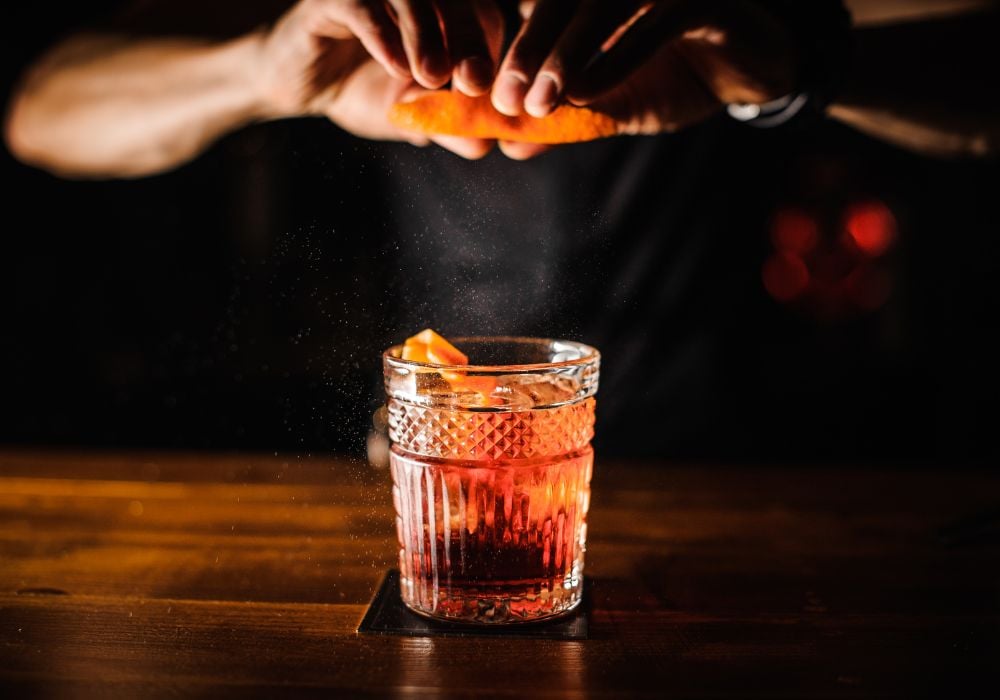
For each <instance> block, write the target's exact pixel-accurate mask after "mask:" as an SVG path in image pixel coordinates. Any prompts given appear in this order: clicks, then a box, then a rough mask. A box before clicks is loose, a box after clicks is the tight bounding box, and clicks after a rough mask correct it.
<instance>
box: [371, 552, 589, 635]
mask: <svg viewBox="0 0 1000 700" xmlns="http://www.w3.org/2000/svg"><path fill="white" fill-rule="evenodd" d="M583 585H584V588H583V600H582V601H580V605H579V606H578V607H577V609H576V610H574V611H573V612H572V613H571V614H570V615H569V616H567V617H560V618H558V619H556V620H552V621H551V622H525V623H517V624H512V625H477V624H472V623H467V622H439V621H437V620H430V619H428V618H426V617H421V616H420V615H417V614H416V613H415V612H412V611H411V610H410V609H409V608H407V607H406V606H405V605H403V600H402V598H400V597H399V571H397V570H396V569H390V570H389V571H388V572H386V575H385V578H384V579H382V585H381V586H379V588H378V592H377V593H375V597H374V598H372V602H371V605H369V606H368V612H366V613H365V617H364V619H363V620H361V624H360V625H358V634H398V635H402V636H404V637H511V638H514V639H586V638H587V608H588V607H589V602H590V595H589V586H588V585H587V580H586V579H584V583H583Z"/></svg>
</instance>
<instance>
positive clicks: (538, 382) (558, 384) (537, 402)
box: [493, 374, 577, 410]
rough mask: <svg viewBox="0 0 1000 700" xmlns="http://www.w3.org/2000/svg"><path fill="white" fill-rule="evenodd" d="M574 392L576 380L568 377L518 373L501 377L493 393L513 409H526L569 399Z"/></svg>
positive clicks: (574, 394)
mask: <svg viewBox="0 0 1000 700" xmlns="http://www.w3.org/2000/svg"><path fill="white" fill-rule="evenodd" d="M576 392H577V386H576V382H575V381H573V380H572V379H570V378H568V377H557V376H553V375H544V374H518V375H509V376H506V377H501V378H500V380H499V383H498V385H497V389H496V391H494V392H493V395H494V396H496V397H497V398H502V399H503V400H504V404H505V405H507V406H509V407H510V408H512V409H514V410H528V409H530V408H534V407H536V406H548V405H551V404H555V403H562V402H563V401H569V400H570V399H572V398H573V397H574V396H576Z"/></svg>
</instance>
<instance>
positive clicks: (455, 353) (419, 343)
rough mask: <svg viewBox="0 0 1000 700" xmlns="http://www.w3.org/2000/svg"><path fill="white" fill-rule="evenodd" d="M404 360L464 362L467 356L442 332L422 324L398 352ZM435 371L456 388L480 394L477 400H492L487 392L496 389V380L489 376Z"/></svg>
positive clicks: (488, 402)
mask: <svg viewBox="0 0 1000 700" xmlns="http://www.w3.org/2000/svg"><path fill="white" fill-rule="evenodd" d="M401 357H402V359H404V360H411V361H413V362H426V363H428V364H433V365H453V366H454V365H467V364H469V358H468V357H467V356H466V355H465V353H463V352H462V351H461V350H459V349H458V348H456V347H455V346H454V345H452V344H451V343H449V342H448V341H447V340H446V339H445V338H444V337H443V336H441V335H439V334H438V333H436V332H434V331H433V330H431V329H430V328H425V329H424V330H422V331H420V332H419V333H417V334H416V335H414V336H411V337H409V338H407V339H406V342H405V343H404V344H403V352H402V355H401ZM438 374H440V375H441V378H442V379H444V380H445V381H446V382H448V384H450V385H451V388H452V389H454V390H455V391H474V392H476V393H477V394H479V399H480V403H481V404H482V405H484V406H489V405H491V404H493V403H495V401H494V400H493V399H492V397H491V396H490V394H492V393H493V390H494V389H496V386H497V381H496V379H495V378H494V377H489V376H471V375H468V374H466V373H465V372H454V371H448V370H439V371H438Z"/></svg>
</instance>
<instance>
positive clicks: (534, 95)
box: [524, 75, 559, 117]
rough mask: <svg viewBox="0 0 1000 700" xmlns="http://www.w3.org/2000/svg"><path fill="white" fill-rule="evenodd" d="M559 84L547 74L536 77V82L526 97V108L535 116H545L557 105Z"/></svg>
mask: <svg viewBox="0 0 1000 700" xmlns="http://www.w3.org/2000/svg"><path fill="white" fill-rule="evenodd" d="M558 97H559V86H558V85H556V81H554V80H553V79H552V78H550V77H549V76H547V75H540V76H538V77H537V78H535V84H534V85H532V86H531V89H530V90H528V94H527V96H526V97H525V98H524V108H525V109H526V110H527V112H528V114H530V115H531V116H533V117H544V116H545V115H547V114H548V113H549V112H551V111H552V108H553V107H555V106H556V99H557V98H558Z"/></svg>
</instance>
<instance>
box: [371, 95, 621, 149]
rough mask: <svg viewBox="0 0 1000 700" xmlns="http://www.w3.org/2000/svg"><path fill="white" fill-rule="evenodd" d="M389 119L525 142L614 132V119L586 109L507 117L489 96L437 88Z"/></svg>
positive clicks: (415, 127)
mask: <svg viewBox="0 0 1000 700" xmlns="http://www.w3.org/2000/svg"><path fill="white" fill-rule="evenodd" d="M389 121H390V122H391V123H392V124H394V125H395V126H398V127H399V128H401V129H406V130H408V131H416V132H419V133H422V134H442V135H448V136H465V137H470V138H482V139H500V140H502V141H520V142H523V143H574V142H578V141H593V140H594V139H599V138H604V137H607V136H614V135H615V134H617V133H618V125H617V124H616V122H615V120H614V119H612V118H611V117H609V116H608V115H606V114H602V113H600V112H595V111H593V110H590V109H587V108H585V107H573V106H571V105H562V106H560V107H557V108H556V109H555V110H554V111H553V112H552V113H551V114H549V115H548V116H546V117H542V118H540V119H539V118H536V117H532V116H529V115H527V114H522V115H520V116H517V117H508V116H507V115H505V114H501V113H500V112H498V111H496V109H494V108H493V103H492V102H490V96H489V95H488V94H486V95H481V96H480V97H469V96H468V95H464V94H462V93H460V92H448V91H439V92H431V93H428V94H426V95H422V96H421V97H418V98H417V99H415V100H413V101H411V102H397V103H396V104H394V105H393V106H392V107H391V108H390V109H389Z"/></svg>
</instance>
